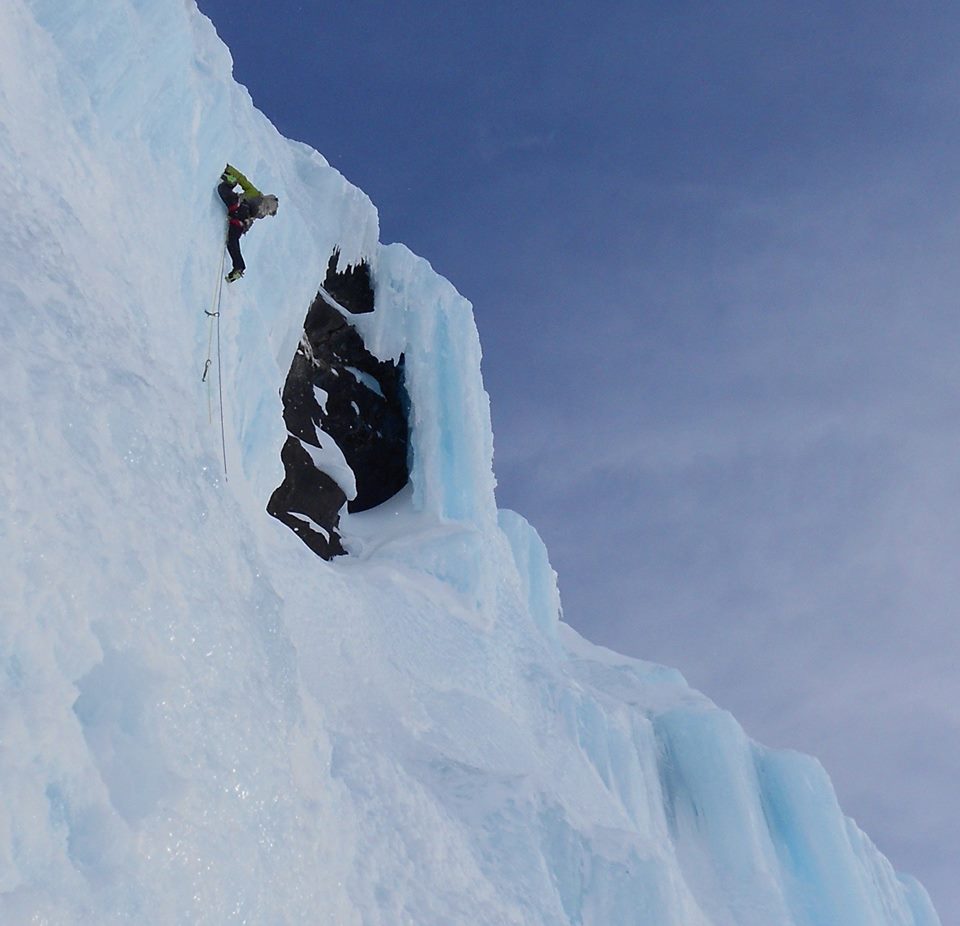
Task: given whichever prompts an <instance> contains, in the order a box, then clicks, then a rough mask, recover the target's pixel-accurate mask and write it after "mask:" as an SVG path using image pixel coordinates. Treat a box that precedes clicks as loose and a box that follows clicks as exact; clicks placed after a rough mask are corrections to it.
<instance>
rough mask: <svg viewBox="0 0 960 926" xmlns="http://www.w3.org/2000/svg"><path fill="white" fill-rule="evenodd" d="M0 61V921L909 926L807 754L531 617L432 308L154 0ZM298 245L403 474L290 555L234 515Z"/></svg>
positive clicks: (307, 295) (55, 3)
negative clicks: (230, 215) (337, 534)
mask: <svg viewBox="0 0 960 926" xmlns="http://www.w3.org/2000/svg"><path fill="white" fill-rule="evenodd" d="M0 61H2V65H0V180H2V188H3V190H4V194H5V195H4V212H5V215H4V221H3V223H2V224H0V268H2V269H0V345H2V351H3V357H4V361H3V376H2V377H0V408H2V409H3V442H2V450H0V479H2V481H3V491H2V493H0V539H2V549H3V557H2V561H0V580H2V588H3V596H2V601H3V619H2V621H0V793H2V802H0V922H2V923H4V924H20V923H35V924H41V923H49V924H56V926H70V924H93V923H96V924H109V923H138V924H148V926H150V924H172V923H178V924H179V923H194V924H216V926H223V924H228V923H238V924H239V923H250V924H305V923H333V924H342V926H348V924H364V926H375V924H382V926H399V924H415V926H433V924H435V926H457V924H462V926H485V924H489V926H494V924H496V926H505V924H517V926H519V924H551V926H552V924H584V926H632V924H637V926H639V924H649V926H670V924H676V926H701V924H703V926H706V924H710V926H728V924H737V926H754V924H755V926H775V924H783V926H825V924H831V926H839V924H843V926H881V924H882V926H921V924H923V926H928V924H935V923H938V922H939V921H938V919H937V915H936V913H935V912H934V910H933V909H932V907H931V905H930V902H929V900H928V898H927V896H926V894H925V892H924V891H923V889H922V888H921V887H920V886H919V885H918V884H917V883H916V882H915V881H913V880H912V879H911V878H908V877H904V876H901V875H898V874H895V873H894V871H893V870H892V868H891V867H890V865H889V863H888V862H887V861H886V860H885V859H884V858H883V856H882V855H881V854H880V853H879V852H878V851H877V850H876V849H875V848H874V847H873V846H872V845H871V843H870V841H869V840H868V839H867V837H866V836H864V835H863V834H862V833H861V832H860V831H859V830H858V829H857V828H856V826H855V825H854V824H853V823H852V822H851V821H849V820H848V819H846V818H845V817H844V816H843V814H842V813H841V811H840V809H839V807H838V806H837V802H836V798H835V796H834V793H833V790H832V788H831V786H830V782H829V780H828V778H827V776H826V774H825V773H824V771H823V770H822V768H821V767H820V766H819V765H818V764H817V763H816V762H815V761H814V760H812V759H810V758H807V757H804V756H802V755H797V754H792V753H784V752H771V751H768V750H766V749H764V748H763V747H761V746H758V745H756V744H754V743H752V742H751V741H750V740H749V739H748V738H747V737H746V736H745V735H744V733H743V732H742V730H741V729H740V727H739V726H738V725H737V723H736V721H735V720H734V719H733V718H732V717H730V716H729V715H728V714H727V713H725V712H723V711H721V710H719V709H717V708H716V707H715V706H713V705H712V704H711V703H710V702H709V701H708V700H707V699H705V698H704V697H703V696H702V695H700V694H698V693H696V692H694V691H692V690H691V689H690V688H688V687H687V685H686V684H685V682H684V681H683V679H682V678H681V677H680V675H679V674H678V673H677V672H675V671H672V670H669V669H665V668H662V667H659V666H655V665H650V664H646V663H642V662H637V661H633V660H630V659H627V658H624V657H621V656H618V655H616V654H614V653H611V652H609V651H606V650H602V649H599V648H597V647H594V646H592V645H591V644H589V643H587V642H586V641H584V640H582V639H581V638H579V637H578V636H576V635H575V634H574V633H573V632H572V631H571V630H570V629H569V628H568V627H566V626H565V625H564V624H563V623H562V622H561V621H560V614H559V600H558V595H557V589H556V582H555V576H554V574H553V571H552V570H551V568H550V564H549V562H548V559H547V554H546V551H545V550H544V548H543V545H542V544H541V542H540V541H539V539H538V537H537V535H536V533H535V532H534V530H533V529H532V528H531V527H530V526H529V525H528V524H527V523H526V522H525V521H524V520H523V519H522V518H521V517H519V516H518V515H516V514H513V513H511V512H507V511H500V512H498V511H497V508H496V503H495V498H494V477H493V470H492V435H491V430H490V417H489V408H488V401H487V396H486V394H485V392H484V390H483V384H482V381H481V376H480V344H479V340H478V337H477V332H476V328H475V326H474V322H473V317H472V312H471V307H470V305H469V304H468V303H467V302H466V301H465V300H464V299H463V298H462V297H461V296H459V295H458V293H457V292H456V290H455V289H454V288H453V286H451V284H450V283H448V282H447V281H446V280H443V279H441V278H440V277H438V276H437V275H436V274H435V273H434V272H433V270H432V269H431V267H430V266H429V264H428V263H427V262H426V261H424V260H422V259H420V258H418V257H416V256H414V255H413V254H411V253H410V252H409V251H408V250H407V249H406V248H404V247H403V246H401V245H396V244H394V245H388V246H383V245H381V244H380V243H379V242H378V227H377V213H376V211H375V209H374V208H373V206H372V205H371V203H370V202H369V200H368V198H367V197H366V196H365V195H364V194H363V193H362V192H360V191H359V190H357V189H355V188H354V187H352V186H351V185H350V184H349V183H347V182H346V181H345V180H344V178H343V177H342V176H340V174H339V173H337V171H335V170H334V169H332V168H331V167H330V166H329V165H328V164H327V162H326V161H325V160H324V159H323V158H322V157H321V156H320V155H319V154H317V153H316V152H315V151H313V150H311V149H310V148H308V147H307V146H305V145H303V144H299V143H296V142H291V141H289V140H287V139H285V138H282V137H281V136H280V135H279V134H278V133H277V131H276V130H275V129H274V128H273V127H272V126H271V124H270V123H269V121H268V120H267V118H266V117H265V116H263V115H262V114H261V113H259V112H258V111H257V110H256V109H255V108H254V107H253V105H252V103H251V100H250V98H249V96H248V94H247V93H246V92H245V90H244V89H243V88H242V87H240V86H238V85H237V84H236V83H235V82H234V81H233V80H232V77H231V60H230V56H229V53H228V52H227V49H226V48H225V47H224V46H223V45H222V44H221V42H220V41H219V40H218V38H217V36H216V34H215V31H214V29H213V27H212V25H211V24H210V22H209V21H208V20H207V19H206V18H205V17H203V16H202V15H201V14H200V13H199V12H198V11H197V9H196V7H195V5H194V3H193V0H97V2H96V3H93V2H89V0H5V2H4V3H3V4H2V5H0ZM228 160H229V161H231V162H232V163H236V164H239V165H242V167H243V169H244V170H245V171H246V172H247V173H248V175H249V176H250V177H251V178H252V179H253V180H254V182H256V183H257V185H258V186H260V187H261V188H262V189H264V190H269V191H271V192H274V193H276V194H277V195H278V196H279V197H280V213H279V215H278V216H277V217H276V218H275V219H267V220H265V221H264V222H262V223H260V225H261V226H262V227H255V228H254V230H253V231H251V233H250V234H249V235H248V236H247V237H246V238H245V239H244V251H245V256H246V258H247V264H248V266H249V268H250V269H249V270H248V273H247V276H246V277H245V278H244V280H243V281H242V282H241V283H240V284H237V285H236V286H233V287H231V288H229V289H228V290H227V292H226V297H225V299H224V302H223V305H222V313H223V314H222V315H221V318H220V322H221V331H222V336H223V342H222V363H223V371H224V399H225V402H224V405H225V410H226V421H225V436H226V455H227V460H228V464H229V480H228V481H225V480H224V478H223V467H222V462H221V459H220V435H219V428H218V426H217V424H216V410H215V405H216V403H215V401H214V415H213V417H214V419H215V423H214V425H213V426H211V424H210V421H209V417H208V416H209V409H208V396H207V386H206V385H204V384H202V383H201V381H200V374H201V370H202V366H203V361H204V357H205V354H206V347H207V339H208V323H209V320H208V317H207V316H206V315H205V310H207V309H209V308H210V305H211V299H212V296H213V293H214V291H215V285H216V277H217V269H218V265H219V259H220V248H221V244H222V235H223V211H222V206H221V204H220V203H219V201H218V200H217V199H216V194H215V191H214V185H215V182H216V179H217V176H218V174H219V172H220V171H221V169H222V167H223V164H224V163H225V162H226V161H228ZM335 248H339V249H340V254H341V257H340V261H341V266H346V265H348V264H355V263H356V262H358V261H359V260H362V259H366V260H367V261H368V262H369V264H370V267H371V268H372V271H373V277H374V281H375V286H376V293H377V308H376V311H374V312H373V313H372V314H369V315H363V316H358V317H357V318H356V319H355V322H356V324H357V326H358V327H359V329H360V330H361V332H362V334H363V337H364V340H365V343H366V346H367V348H368V349H369V350H370V351H371V352H373V353H374V354H375V355H376V356H378V357H380V358H381V359H383V360H388V359H395V358H397V357H399V356H400V355H401V354H403V355H404V357H405V365H406V366H405V376H406V388H407V392H408V393H409V400H410V405H411V407H410V415H409V424H410V427H411V440H412V459H411V464H412V470H411V483H410V486H409V487H408V489H407V490H405V491H404V492H403V493H401V494H400V495H398V496H396V497H395V498H394V499H392V500H391V501H390V502H388V503H386V504H384V505H381V506H380V507H378V508H375V509H373V510H372V511H369V512H365V513H360V514H348V515H346V516H345V517H344V521H343V526H344V537H345V544H346V546H347V547H348V549H349V550H350V555H349V556H345V557H340V558H338V559H337V560H335V561H333V562H331V563H326V562H323V561H322V560H320V559H318V558H317V557H316V556H314V554H313V553H311V551H310V550H308V549H307V548H306V547H305V546H303V545H302V544H301V543H299V541H298V540H297V539H296V537H295V536H294V535H293V534H291V533H290V532H289V531H288V530H287V529H286V528H285V527H284V526H282V525H281V524H279V522H277V521H275V520H273V519H272V518H270V517H269V516H268V515H267V514H266V512H265V506H266V503H267V500H268V498H269V496H270V493H271V492H272V491H273V490H274V489H275V488H276V486H277V485H279V483H280V481H281V479H282V478H283V469H282V466H281V463H280V448H281V447H282V446H283V443H284V440H285V438H286V431H285V428H284V424H283V418H282V410H281V405H280V394H279V393H280V389H281V387H282V385H283V382H284V377H285V375H286V373H287V371H288V369H289V368H290V364H291V359H292V357H293V355H294V352H295V350H296V348H297V344H298V341H299V338H300V336H301V332H302V326H303V322H304V315H305V312H306V309H307V307H308V306H309V305H310V303H311V301H312V300H313V298H314V297H315V296H316V293H317V287H318V284H319V283H320V282H321V281H322V280H323V279H324V273H325V270H326V263H327V260H328V258H329V256H330V254H331V253H332V252H333V250H334V249H335ZM214 400H215V396H214Z"/></svg>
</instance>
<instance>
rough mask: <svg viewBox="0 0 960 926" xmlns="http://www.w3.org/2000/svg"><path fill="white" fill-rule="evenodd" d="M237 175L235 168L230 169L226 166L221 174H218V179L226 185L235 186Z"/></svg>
mask: <svg viewBox="0 0 960 926" xmlns="http://www.w3.org/2000/svg"><path fill="white" fill-rule="evenodd" d="M238 173H239V171H238V170H237V169H236V167H231V166H230V165H229V164H228V165H227V166H226V167H224V169H223V173H222V174H220V179H221V180H223V181H225V182H227V183H232V184H234V185H236V183H237V174H238Z"/></svg>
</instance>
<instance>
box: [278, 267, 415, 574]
mask: <svg viewBox="0 0 960 926" xmlns="http://www.w3.org/2000/svg"><path fill="white" fill-rule="evenodd" d="M338 258H339V255H338V253H337V252H336V251H334V253H333V256H332V257H331V258H330V263H329V265H328V268H327V276H326V279H325V281H324V287H323V288H321V289H320V290H319V291H318V292H317V295H316V298H315V299H314V300H313V303H312V305H311V306H310V309H309V311H308V312H307V316H306V320H305V322H304V331H303V337H302V338H301V340H300V345H299V347H298V348H297V351H296V354H295V355H294V358H293V363H292V364H291V366H290V372H289V373H288V374H287V379H286V382H285V384H284V387H283V392H282V399H283V419H284V423H285V424H286V427H287V432H288V436H287V439H286V442H285V443H284V446H283V449H282V451H281V454H280V458H281V460H282V462H283V465H284V480H283V482H282V483H281V485H280V486H278V487H277V489H276V490H275V491H274V493H273V495H272V496H271V497H270V502H269V504H268V505H267V511H268V512H269V513H270V514H271V515H273V517H275V518H277V519H278V520H279V521H281V522H283V523H284V524H286V525H287V526H288V527H289V528H290V529H291V530H293V531H294V532H295V533H296V534H297V536H298V537H300V539H301V540H303V542H304V543H306V544H307V546H308V547H310V549H311V550H313V551H314V552H315V553H316V554H317V555H318V556H322V557H323V558H324V559H331V558H333V557H334V556H338V555H340V554H342V553H344V552H345V550H344V548H343V546H342V545H341V542H340V539H341V537H340V533H339V530H338V528H339V524H340V515H341V511H342V509H343V506H344V504H345V503H346V505H347V510H348V511H350V512H359V511H367V510H369V509H371V508H375V507H376V506H378V505H381V504H382V503H383V502H385V501H387V500H388V499H390V498H392V497H393V496H394V495H396V494H397V493H398V492H399V491H400V490H401V489H403V488H404V486H406V485H407V482H408V481H409V478H410V469H409V463H408V456H409V440H410V428H409V424H408V420H407V416H408V411H409V404H410V403H409V399H408V397H407V393H406V389H405V388H404V384H403V375H404V357H403V355H402V354H401V355H400V357H399V359H398V360H396V361H393V360H386V361H384V360H379V359H378V358H377V357H375V356H374V355H373V354H371V353H370V351H368V350H367V348H366V346H365V345H364V342H363V338H362V337H361V335H360V332H359V331H358V330H357V329H356V328H355V327H354V326H353V325H351V324H350V322H349V321H348V320H347V314H348V313H358V312H370V311H372V310H373V289H372V286H371V283H370V270H369V268H368V266H367V264H366V263H361V264H360V265H359V266H358V267H347V268H346V270H343V271H338V270H337V269H336V267H337V260H338ZM334 293H335V294H336V296H334Z"/></svg>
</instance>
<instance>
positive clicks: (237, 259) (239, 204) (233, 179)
mask: <svg viewBox="0 0 960 926" xmlns="http://www.w3.org/2000/svg"><path fill="white" fill-rule="evenodd" d="M237 186H239V187H240V189H241V191H242V193H237V192H236V189H235V188H236V187H237ZM217 192H218V193H219V194H220V198H221V199H222V200H223V202H224V205H225V206H226V207H227V251H228V252H229V254H230V259H231V260H232V261H233V269H232V270H231V271H230V272H229V273H228V274H227V277H226V279H227V282H228V283H233V282H234V280H239V279H240V277H242V276H243V271H244V270H246V269H247V265H246V264H245V263H244V262H243V255H242V254H241V253H240V237H241V236H242V235H245V234H246V233H247V232H248V231H249V230H250V226H251V225H253V223H254V221H255V220H256V219H262V218H263V217H264V216H265V215H276V214H277V207H278V205H279V201H278V200H277V197H276V196H274V195H273V194H271V193H268V194H267V195H266V196H264V195H263V193H261V192H260V191H259V190H258V189H257V188H256V187H255V186H254V185H253V184H252V183H251V182H250V181H249V180H247V178H246V177H244V175H243V174H241V173H240V171H239V170H237V169H236V167H231V166H230V165H229V164H228V165H227V166H226V167H225V168H224V171H223V173H222V174H221V175H220V185H219V186H218V187H217Z"/></svg>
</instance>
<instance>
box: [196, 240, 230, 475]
mask: <svg viewBox="0 0 960 926" xmlns="http://www.w3.org/2000/svg"><path fill="white" fill-rule="evenodd" d="M226 254H227V245H226V242H224V245H223V250H222V251H221V252H220V269H219V271H218V272H217V287H216V289H215V290H214V292H213V302H212V303H211V306H210V309H209V311H207V310H204V311H205V313H206V314H207V315H208V316H210V334H209V336H208V337H207V359H206V360H205V361H204V364H203V376H202V377H201V378H200V381H201V382H203V383H206V384H207V417H208V418H209V421H210V423H211V424H213V386H212V383H211V382H210V380H209V379H207V374H208V373H209V372H210V366H211V364H212V363H213V359H212V354H213V329H214V322H216V329H217V393H218V397H219V404H220V448H221V450H222V452H223V478H224V479H226V478H227V436H226V432H225V430H224V426H223V363H222V361H221V355H220V301H221V299H222V297H223V268H224V265H225V263H226Z"/></svg>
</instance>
